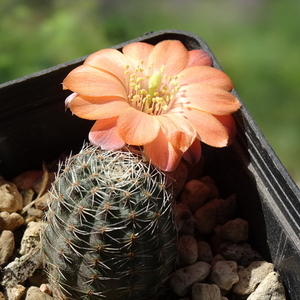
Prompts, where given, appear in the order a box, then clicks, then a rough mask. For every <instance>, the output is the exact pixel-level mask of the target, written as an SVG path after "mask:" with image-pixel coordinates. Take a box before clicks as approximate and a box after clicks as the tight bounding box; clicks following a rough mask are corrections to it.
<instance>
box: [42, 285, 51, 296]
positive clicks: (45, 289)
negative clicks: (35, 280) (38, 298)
mask: <svg viewBox="0 0 300 300" xmlns="http://www.w3.org/2000/svg"><path fill="white" fill-rule="evenodd" d="M40 291H41V292H43V293H45V294H47V295H49V296H51V295H52V288H51V286H50V284H49V283H42V284H41V286H40Z"/></svg>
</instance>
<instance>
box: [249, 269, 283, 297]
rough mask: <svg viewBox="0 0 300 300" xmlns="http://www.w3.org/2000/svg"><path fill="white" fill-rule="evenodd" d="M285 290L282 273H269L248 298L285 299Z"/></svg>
mask: <svg viewBox="0 0 300 300" xmlns="http://www.w3.org/2000/svg"><path fill="white" fill-rule="evenodd" d="M285 299H286V297H285V291H284V286H283V284H282V280H281V278H280V275H279V274H278V273H276V272H271V273H269V274H268V275H267V276H266V278H265V279H264V280H263V281H262V282H261V283H260V285H259V286H258V287H257V289H256V290H255V291H254V292H253V293H252V294H251V295H250V296H249V297H248V298H247V300H285Z"/></svg>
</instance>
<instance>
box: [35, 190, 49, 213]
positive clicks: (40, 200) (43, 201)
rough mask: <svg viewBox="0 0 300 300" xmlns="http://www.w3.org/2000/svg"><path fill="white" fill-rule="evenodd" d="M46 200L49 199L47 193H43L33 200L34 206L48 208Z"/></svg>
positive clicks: (40, 208)
mask: <svg viewBox="0 0 300 300" xmlns="http://www.w3.org/2000/svg"><path fill="white" fill-rule="evenodd" d="M48 200H49V193H48V192H47V193H45V194H44V195H43V196H41V197H40V198H38V199H36V201H35V204H34V205H35V208H36V209H39V210H42V211H45V210H47V209H48Z"/></svg>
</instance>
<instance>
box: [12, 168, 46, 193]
mask: <svg viewBox="0 0 300 300" xmlns="http://www.w3.org/2000/svg"><path fill="white" fill-rule="evenodd" d="M42 176H43V171H42V170H31V171H27V172H24V173H22V174H20V175H18V176H16V177H15V178H14V179H13V180H12V182H13V183H14V184H15V185H16V186H17V187H18V189H19V190H20V191H24V190H27V189H31V188H32V187H33V183H34V182H35V181H37V180H38V179H39V178H41V177H42Z"/></svg>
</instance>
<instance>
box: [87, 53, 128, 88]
mask: <svg viewBox="0 0 300 300" xmlns="http://www.w3.org/2000/svg"><path fill="white" fill-rule="evenodd" d="M84 64H85V65H88V66H91V67H94V68H97V69H99V70H102V71H104V72H106V73H110V74H112V75H114V76H116V77H117V78H118V79H119V80H120V81H121V82H122V83H123V85H124V86H125V85H126V79H125V74H124V72H125V71H126V66H128V65H129V61H128V59H127V58H126V57H125V56H124V54H123V53H121V52H120V51H118V50H116V49H103V50H100V51H97V52H95V53H93V54H91V55H90V56H89V57H88V58H87V59H86V61H85V62H84Z"/></svg>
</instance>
